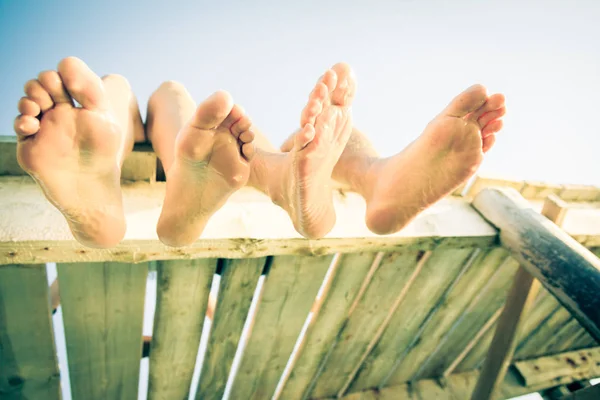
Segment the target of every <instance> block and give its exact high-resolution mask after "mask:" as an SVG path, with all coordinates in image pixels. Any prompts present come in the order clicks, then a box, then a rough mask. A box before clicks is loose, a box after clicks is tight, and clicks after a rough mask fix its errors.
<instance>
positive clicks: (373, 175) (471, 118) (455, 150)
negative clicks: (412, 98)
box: [333, 85, 506, 234]
mask: <svg viewBox="0 0 600 400" xmlns="http://www.w3.org/2000/svg"><path fill="white" fill-rule="evenodd" d="M505 112H506V108H505V105H504V96H503V95H501V94H495V95H492V96H488V95H487V92H486V90H485V88H484V87H482V86H479V85H476V86H473V87H471V88H469V89H467V90H466V91H464V92H463V93H461V94H460V95H458V96H457V97H456V98H455V99H454V100H453V101H452V102H451V103H450V104H449V105H448V107H447V108H446V109H445V110H444V111H442V113H441V114H440V115H438V116H437V117H436V118H435V119H433V120H432V121H431V122H430V123H429V125H428V126H427V128H426V129H425V131H424V132H423V134H422V135H421V136H420V137H419V138H418V139H417V140H415V141H414V142H413V143H411V144H410V145H409V146H408V147H407V148H406V149H404V150H403V151H402V152H400V153H399V154H397V155H395V156H393V157H389V158H379V157H378V155H377V153H376V152H375V150H374V149H373V147H372V146H371V144H370V143H369V141H368V139H367V138H366V136H365V135H364V134H362V133H361V132H360V131H358V130H356V129H354V130H353V134H352V136H351V138H350V140H349V142H348V146H347V147H346V149H345V150H344V153H343V154H342V156H341V157H340V160H339V162H338V164H337V165H336V167H335V169H334V172H333V177H334V178H335V179H336V180H339V181H341V182H342V183H344V184H347V185H349V186H350V187H352V188H353V190H355V191H357V192H358V193H360V194H361V195H362V196H363V197H364V198H365V199H366V201H367V216H366V222H367V225H368V226H369V228H370V229H371V230H372V231H373V232H375V233H379V234H387V233H393V232H397V231H399V230H400V229H402V228H403V227H404V226H406V225H407V224H408V223H409V222H410V221H411V220H412V219H414V217H415V216H417V215H418V214H419V213H420V212H421V211H423V210H424V209H426V208H427V207H429V206H430V205H432V204H433V203H435V202H436V201H438V200H439V199H440V198H442V197H444V196H446V195H447V194H449V193H450V192H451V191H452V190H454V189H455V188H456V187H457V186H459V185H460V184H461V183H463V182H464V181H465V180H467V179H468V178H470V177H471V176H472V175H473V174H474V173H475V171H476V170H477V168H478V167H479V165H480V164H481V162H482V160H483V155H484V153H485V152H487V151H488V150H489V149H490V148H491V147H492V145H493V144H494V142H495V133H497V132H498V131H500V129H501V128H502V120H501V117H502V116H504V114H505Z"/></svg>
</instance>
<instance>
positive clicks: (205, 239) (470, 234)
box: [0, 177, 497, 264]
mask: <svg viewBox="0 0 600 400" xmlns="http://www.w3.org/2000/svg"><path fill="white" fill-rule="evenodd" d="M164 190H165V186H164V183H162V182H157V183H155V184H149V183H145V182H136V183H126V184H122V191H123V201H124V207H125V214H126V220H127V226H128V230H127V233H126V236H125V238H124V241H123V243H121V244H120V245H119V246H116V247H115V248H113V249H108V250H105V249H89V248H86V247H84V246H82V245H79V244H78V243H77V242H75V240H74V239H73V237H72V235H71V233H70V231H69V228H68V226H67V224H66V222H65V220H64V218H63V216H62V215H61V214H60V213H59V212H58V210H56V209H55V208H54V207H53V206H52V205H51V204H50V203H49V202H48V201H47V200H46V199H45V198H44V196H43V194H42V192H41V190H40V189H39V188H38V187H37V186H36V185H35V184H34V183H33V182H31V181H30V180H24V179H23V177H2V178H0V204H2V205H3V207H2V208H0V221H3V224H2V226H1V228H0V264H11V263H16V262H18V263H39V262H92V261H106V260H111V261H123V262H143V261H151V260H168V259H189V258H214V257H224V258H248V257H250V258H254V257H263V256H268V255H326V254H335V253H338V252H341V253H352V252H356V251H357V250H360V251H362V250H363V249H364V251H373V252H376V251H393V250H395V249H397V248H399V247H403V246H414V247H415V248H418V249H421V250H428V249H431V248H433V247H435V246H437V245H444V246H449V247H465V246H469V247H474V246H477V247H486V246H490V245H492V244H494V243H495V241H496V240H497V230H496V229H495V228H493V227H491V226H490V225H489V224H488V223H487V222H485V221H484V220H483V218H482V217H481V216H480V215H479V214H478V213H477V212H476V211H475V210H473V208H472V207H471V205H470V204H469V203H468V202H467V201H465V200H464V199H461V198H452V197H451V198H447V199H444V200H442V201H441V202H439V203H436V205H434V206H433V207H431V208H430V209H428V210H426V211H425V212H423V213H421V214H420V216H419V217H417V218H416V219H415V220H414V221H413V222H412V223H411V224H409V226H407V227H406V228H404V229H403V230H402V231H400V232H398V233H396V234H393V235H386V236H379V235H376V234H374V233H372V232H370V231H369V229H368V228H367V226H366V224H365V222H364V218H363V217H362V216H363V215H364V213H365V207H366V205H365V201H364V199H362V197H360V196H359V195H357V194H355V193H347V194H345V195H344V196H342V195H340V194H339V193H335V194H334V200H335V206H336V213H337V216H338V218H337V221H338V222H337V224H336V226H335V227H334V229H333V230H332V232H331V233H330V234H329V235H328V236H327V238H325V239H321V240H311V241H308V240H305V239H303V238H301V236H300V235H299V234H298V233H297V232H296V231H295V229H294V227H293V225H292V223H291V221H290V219H289V216H288V215H287V213H285V211H283V209H281V208H279V207H277V206H275V205H274V204H273V202H272V201H271V200H270V199H269V198H268V197H267V196H265V195H263V194H261V193H259V192H257V191H256V190H253V189H250V188H243V189H242V190H240V191H238V192H236V193H234V194H233V195H232V196H231V198H230V199H229V201H228V202H227V203H226V204H225V205H224V206H223V207H222V208H221V209H220V210H219V211H217V212H216V213H215V214H214V215H213V216H212V217H211V220H210V222H209V223H208V225H207V227H206V229H205V231H204V232H203V234H202V238H201V239H199V240H198V241H197V242H196V243H194V245H192V246H188V247H184V248H170V247H166V246H164V245H163V244H162V243H160V241H159V240H158V237H157V235H156V222H157V221H158V216H159V214H160V212H161V207H162V203H163V198H164ZM33 220H35V221H36V223H35V224H31V221H33ZM264 221H269V223H268V224H266V223H264Z"/></svg>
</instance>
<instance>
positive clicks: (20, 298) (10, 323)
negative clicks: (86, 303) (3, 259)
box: [0, 264, 60, 400]
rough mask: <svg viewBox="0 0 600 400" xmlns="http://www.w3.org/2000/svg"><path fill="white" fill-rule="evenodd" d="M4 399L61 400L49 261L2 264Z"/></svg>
mask: <svg viewBox="0 0 600 400" xmlns="http://www.w3.org/2000/svg"><path fill="white" fill-rule="evenodd" d="M0 398H2V399H7V400H18V399H48V400H57V399H60V377H59V373H58V365H57V360H56V350H55V347H54V336H53V332H52V321H51V317H50V308H49V304H48V281H47V278H46V266H45V265H44V264H37V265H7V266H2V267H0Z"/></svg>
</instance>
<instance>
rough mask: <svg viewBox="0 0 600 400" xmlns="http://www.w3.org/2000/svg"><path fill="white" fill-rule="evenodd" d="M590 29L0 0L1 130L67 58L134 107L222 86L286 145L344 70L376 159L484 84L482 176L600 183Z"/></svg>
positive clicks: (581, 14) (443, 7) (475, 16)
mask: <svg viewBox="0 0 600 400" xmlns="http://www.w3.org/2000/svg"><path fill="white" fill-rule="evenodd" d="M598 21H600V2H598V1H594V0H588V1H581V0H580V1H562V2H556V1H527V2H521V1H510V0H508V1H507V0H504V1H412V0H411V1H406V0H405V1H379V2H366V1H342V0H339V1H312V0H311V1H295V2H286V1H279V2H276V1H270V2H267V1H254V2H250V1H246V2H243V1H237V2H234V1H219V2H213V1H210V2H209V1H193V2H192V1H190V2H178V1H171V2H165V1H161V2H158V1H144V2H139V3H136V2H116V1H102V2H88V1H81V0H79V1H76V2H75V1H73V2H70V1H62V0H61V1H43V2H42V1H29V0H18V1H17V0H0V39H1V41H0V60H1V62H0V74H1V76H2V78H1V79H0V85H1V86H0V132H1V133H2V134H13V133H12V123H13V120H14V117H15V116H16V103H17V101H18V99H19V98H20V96H21V95H22V86H23V84H24V83H25V82H26V81H27V80H28V79H30V78H32V77H35V76H36V75H37V74H38V73H39V72H40V71H42V70H45V69H51V68H55V67H56V64H57V63H58V61H59V60H60V59H61V58H62V57H65V56H68V55H75V56H78V57H80V58H82V59H83V60H84V61H86V62H87V63H88V64H89V65H90V66H91V68H92V69H93V70H94V71H96V72H97V73H98V74H99V75H103V74H107V73H120V74H122V75H124V76H126V77H127V78H128V79H129V81H130V83H131V85H132V87H133V89H134V91H135V93H136V94H137V96H138V99H139V102H140V105H141V107H142V108H143V109H145V107H146V103H147V99H148V96H149V95H150V94H151V93H152V91H153V90H154V89H155V88H156V87H157V86H158V85H159V84H160V83H161V82H162V81H164V80H169V79H174V80H178V81H181V82H182V83H184V84H185V85H186V86H187V88H188V89H189V91H190V92H191V93H192V95H193V97H194V98H195V99H196V100H197V101H200V100H202V99H203V98H204V97H206V96H208V95H209V94H210V93H212V92H213V91H215V90H217V89H226V90H228V91H230V92H231V93H232V95H233V96H234V99H235V101H236V102H238V103H239V104H241V105H242V106H244V108H246V110H247V111H248V113H249V114H250V115H251V116H252V118H253V120H254V122H255V124H256V125H257V126H258V127H260V128H261V129H262V130H263V131H265V132H266V133H267V135H268V136H269V137H270V138H271V139H272V140H273V141H274V142H275V143H277V144H279V143H280V142H281V141H283V139H284V138H285V137H286V136H287V135H288V134H289V133H290V132H292V131H293V130H294V129H295V128H296V127H297V125H298V120H299V115H300V111H301V109H302V106H303V104H304V102H305V101H306V98H307V95H308V93H309V92H310V90H311V88H312V86H313V85H314V82H315V80H316V79H317V78H318V76H319V75H320V74H321V73H322V72H323V70H324V69H326V68H327V67H329V66H330V65H332V64H333V63H335V62H337V61H346V62H348V63H350V64H351V65H352V66H353V67H354V69H355V71H356V75H357V78H358V85H359V86H358V92H357V98H356V101H355V104H354V107H353V112H354V120H355V125H356V126H357V127H359V128H360V129H362V130H364V131H365V132H367V133H368V134H369V135H370V137H371V138H372V140H373V142H374V144H375V147H376V148H377V149H378V150H379V151H380V152H381V153H382V154H383V155H391V154H393V153H396V152H398V151H400V150H401V149H402V148H403V147H404V146H405V145H406V144H408V143H409V142H410V141H411V140H413V139H414V138H415V137H417V135H418V134H419V133H420V132H421V131H422V129H423V128H424V126H425V125H426V124H427V122H428V121H429V120H430V119H431V118H432V117H433V116H434V115H435V114H437V113H438V112H439V111H440V110H441V108H442V107H444V106H445V104H446V103H447V102H448V101H449V100H450V99H451V98H452V97H453V96H454V95H455V94H456V93H458V92H459V91H461V90H462V89H464V88H466V87H468V86H470V85H471V84H472V83H477V82H479V83H482V84H484V85H486V86H488V87H489V89H490V91H501V92H503V93H505V95H506V97H507V99H508V107H509V114H508V116H507V117H506V125H505V129H504V130H503V132H502V133H501V134H500V136H499V137H498V142H497V144H496V146H495V147H494V149H493V150H492V152H491V153H490V154H489V155H488V157H487V159H486V161H485V163H484V165H483V166H482V168H481V171H480V172H481V173H485V174H488V175H489V174H492V175H498V176H502V177H507V178H516V179H531V180H543V181H550V182H557V183H589V184H596V185H599V184H600V161H599V157H598V154H600V153H599V151H600V124H599V123H598V120H597V118H598V114H599V112H598V108H599V107H600V101H599V100H598V99H599V95H598V93H600V44H599V43H600V23H598ZM143 113H144V114H145V110H144V111H143Z"/></svg>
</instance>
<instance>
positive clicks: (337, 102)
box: [249, 64, 355, 238]
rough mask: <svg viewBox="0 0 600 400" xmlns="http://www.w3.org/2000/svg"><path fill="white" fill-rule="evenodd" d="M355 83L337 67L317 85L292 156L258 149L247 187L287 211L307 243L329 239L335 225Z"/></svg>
mask: <svg viewBox="0 0 600 400" xmlns="http://www.w3.org/2000/svg"><path fill="white" fill-rule="evenodd" d="M354 92H355V80H354V76H353V73H352V71H351V69H350V67H349V66H348V65H346V64H337V65H335V66H334V67H333V68H332V69H330V70H328V71H327V72H326V73H325V74H324V75H323V77H321V79H320V80H319V81H318V82H317V85H316V86H315V89H314V90H313V92H312V93H311V95H310V98H309V101H308V104H307V106H306V107H305V109H304V111H303V113H302V117H301V130H300V131H299V132H298V133H297V134H296V135H295V136H294V141H293V146H291V149H290V151H289V152H288V153H276V152H274V151H272V150H270V149H261V148H258V149H257V155H256V157H255V159H254V161H253V162H252V173H251V176H250V180H249V184H250V185H251V186H253V187H255V188H257V189H259V190H261V191H263V192H264V193H266V194H267V195H268V196H270V197H271V199H272V201H273V202H274V203H275V204H277V205H279V206H281V207H282V208H283V209H285V210H286V211H287V213H288V214H289V215H290V218H291V219H292V222H293V223H294V227H295V228H296V230H297V231H298V232H299V233H300V234H302V235H304V236H305V237H308V238H319V237H322V236H324V235H326V234H327V233H328V232H329V231H330V230H331V228H332V227H333V225H334V223H335V210H334V208H333V200H332V190H331V174H332V171H333V168H334V166H335V164H336V163H337V161H338V159H339V157H340V155H341V153H342V151H343V149H344V147H345V146H346V142H347V141H348V138H349V136H350V133H351V126H352V125H351V115H350V106H351V104H352V100H353V97H354Z"/></svg>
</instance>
